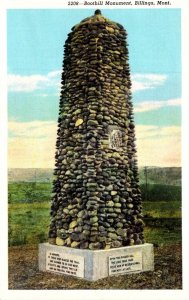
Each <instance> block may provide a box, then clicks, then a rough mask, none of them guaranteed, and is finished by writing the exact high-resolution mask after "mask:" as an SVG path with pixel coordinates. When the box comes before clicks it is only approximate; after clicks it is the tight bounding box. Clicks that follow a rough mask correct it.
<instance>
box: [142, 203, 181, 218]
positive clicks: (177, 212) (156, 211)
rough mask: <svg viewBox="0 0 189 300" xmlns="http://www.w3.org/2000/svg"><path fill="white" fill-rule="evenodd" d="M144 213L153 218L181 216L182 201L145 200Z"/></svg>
mask: <svg viewBox="0 0 189 300" xmlns="http://www.w3.org/2000/svg"><path fill="white" fill-rule="evenodd" d="M143 213H144V215H145V216H148V217H153V218H181V203H180V202H179V201H158V202H157V201H156V202H153V201H148V202H147V201H144V202H143Z"/></svg>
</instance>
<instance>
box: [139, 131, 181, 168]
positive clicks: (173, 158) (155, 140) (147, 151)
mask: <svg viewBox="0 0 189 300" xmlns="http://www.w3.org/2000/svg"><path fill="white" fill-rule="evenodd" d="M136 138H137V150H138V151H137V153H138V155H137V156H138V162H139V166H160V167H171V166H172V167H174V166H176V167H178V166H180V164H181V128H180V127H179V126H166V127H159V126H150V125H138V126H136Z"/></svg>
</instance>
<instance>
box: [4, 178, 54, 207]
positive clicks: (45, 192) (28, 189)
mask: <svg viewBox="0 0 189 300" xmlns="http://www.w3.org/2000/svg"><path fill="white" fill-rule="evenodd" d="M51 189H52V184H51V183H49V182H36V183H35V182H11V183H9V186H8V191H9V193H8V195H9V203H18V202H19V203H28V202H29V203H31V202H44V201H49V200H50V195H51Z"/></svg>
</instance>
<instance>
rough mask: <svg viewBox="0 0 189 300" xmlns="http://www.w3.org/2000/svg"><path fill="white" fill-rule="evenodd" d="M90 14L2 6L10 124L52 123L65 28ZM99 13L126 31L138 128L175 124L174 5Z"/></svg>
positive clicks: (177, 44)
mask: <svg viewBox="0 0 189 300" xmlns="http://www.w3.org/2000/svg"><path fill="white" fill-rule="evenodd" d="M93 13H94V9H71V10H69V9H61V10H57V9H55V10H52V9H43V10H40V9H39V10H36V9H34V10H32V9H31V10H29V9H28V10H24V9H22V10H20V9H16V10H8V13H7V23H8V26H7V27H8V29H7V33H8V84H9V95H8V101H9V105H8V111H9V120H10V122H12V126H13V123H14V125H15V126H16V124H17V126H19V128H21V124H23V125H24V124H26V123H27V124H29V123H30V124H31V122H56V120H57V117H58V103H59V88H60V71H61V68H62V60H63V45H64V42H65V40H66V38H67V34H68V33H69V32H70V30H71V28H72V27H73V26H74V25H75V24H77V23H79V22H80V21H81V20H82V19H84V18H86V17H88V16H90V15H93ZM102 13H103V15H104V16H105V17H107V18H109V19H111V20H113V21H116V22H118V23H120V24H122V25H123V26H124V27H125V29H126V30H127V32H128V43H129V63H130V69H131V74H132V83H133V103H134V109H135V121H136V125H137V126H138V127H139V126H140V128H143V129H144V128H145V130H146V128H147V127H144V126H151V127H148V128H151V130H152V128H156V130H157V128H161V130H164V129H166V128H170V127H173V128H176V130H177V129H178V127H179V126H180V122H181V106H180V101H181V32H180V30H181V26H180V23H181V15H180V9H104V10H102ZM36 124H38V123H36ZM44 124H47V123H44ZM24 126H25V127H27V126H26V125H24ZM142 126H143V127H142ZM11 128H12V130H10V136H11V137H16V135H17V132H18V130H14V129H13V127H11ZM17 129H18V128H17ZM158 132H160V131H159V129H158ZM173 132H174V130H173ZM17 142H18V141H17Z"/></svg>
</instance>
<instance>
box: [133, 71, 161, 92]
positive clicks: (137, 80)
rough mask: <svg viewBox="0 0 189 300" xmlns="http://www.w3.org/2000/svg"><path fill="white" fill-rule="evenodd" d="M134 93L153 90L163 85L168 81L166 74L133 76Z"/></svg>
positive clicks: (138, 74)
mask: <svg viewBox="0 0 189 300" xmlns="http://www.w3.org/2000/svg"><path fill="white" fill-rule="evenodd" d="M131 79H132V91H133V92H136V91H141V90H146V89H153V88H156V87H158V86H160V85H163V84H164V83H165V81H166V79H167V75H165V74H140V73H136V74H133V75H132V76H131Z"/></svg>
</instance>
